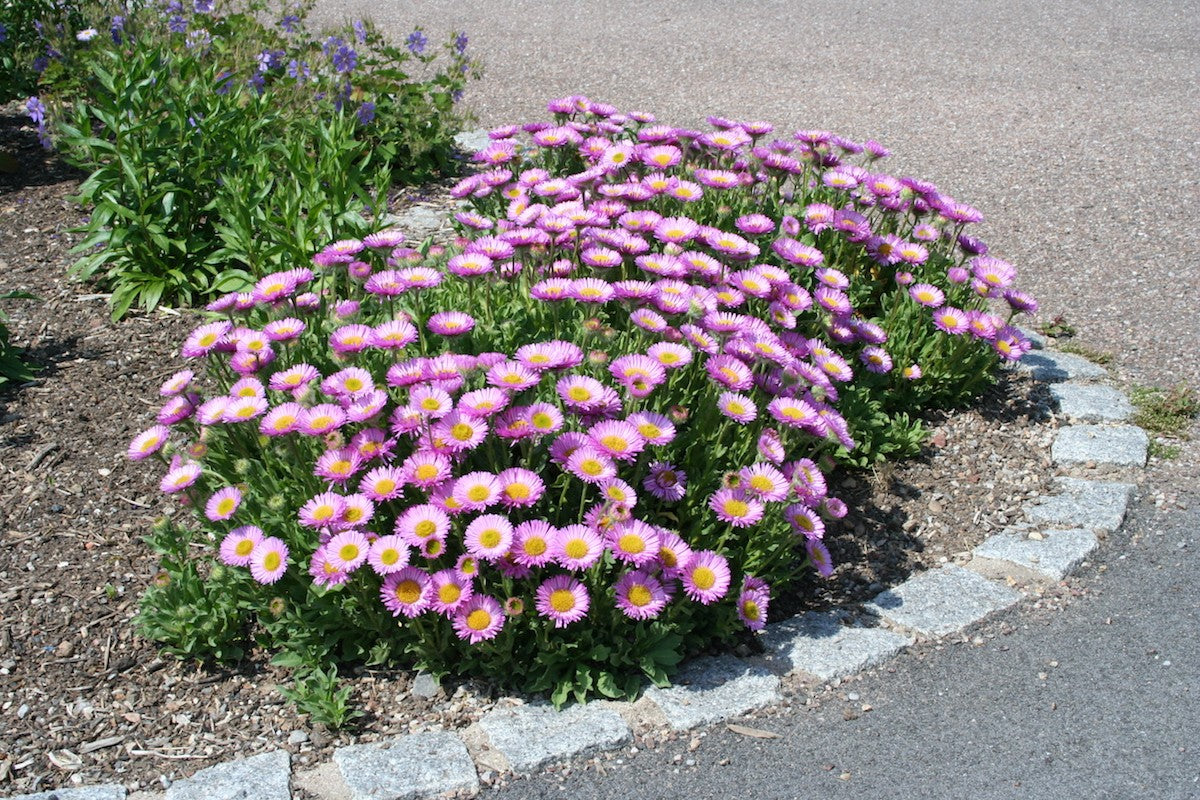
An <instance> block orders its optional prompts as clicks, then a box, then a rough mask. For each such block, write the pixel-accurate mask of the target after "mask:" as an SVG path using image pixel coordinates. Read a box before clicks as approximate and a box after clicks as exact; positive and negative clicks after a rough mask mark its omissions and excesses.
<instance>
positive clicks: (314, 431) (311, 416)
mask: <svg viewBox="0 0 1200 800" xmlns="http://www.w3.org/2000/svg"><path fill="white" fill-rule="evenodd" d="M344 424H346V412H345V411H343V410H342V409H341V407H340V406H336V405H333V404H332V403H321V404H319V405H315V406H313V407H312V408H310V409H308V412H307V413H306V414H305V415H304V420H303V422H302V423H301V425H302V428H301V429H302V430H303V432H304V433H306V434H308V435H309V436H324V435H325V434H327V433H329V432H330V431H333V430H336V429H338V428H340V427H341V426H342V425H344Z"/></svg>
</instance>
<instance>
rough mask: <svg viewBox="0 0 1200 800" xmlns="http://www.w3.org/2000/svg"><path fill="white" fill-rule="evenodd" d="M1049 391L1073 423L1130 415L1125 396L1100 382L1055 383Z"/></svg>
mask: <svg viewBox="0 0 1200 800" xmlns="http://www.w3.org/2000/svg"><path fill="white" fill-rule="evenodd" d="M1050 394H1051V396H1052V397H1053V398H1054V401H1055V402H1056V403H1058V408H1059V410H1060V411H1062V413H1063V414H1065V415H1066V416H1067V418H1068V419H1070V420H1072V421H1073V422H1124V421H1125V420H1127V419H1129V418H1130V417H1131V416H1133V406H1132V405H1131V404H1130V402H1129V400H1128V398H1126V397H1125V395H1124V394H1122V393H1121V392H1119V391H1117V390H1116V389H1114V388H1113V387H1111V386H1105V385H1104V384H1102V383H1056V384H1052V385H1051V386H1050Z"/></svg>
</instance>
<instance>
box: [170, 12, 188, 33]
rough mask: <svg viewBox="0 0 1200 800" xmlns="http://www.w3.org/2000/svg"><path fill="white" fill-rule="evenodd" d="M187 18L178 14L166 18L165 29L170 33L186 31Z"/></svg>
mask: <svg viewBox="0 0 1200 800" xmlns="http://www.w3.org/2000/svg"><path fill="white" fill-rule="evenodd" d="M187 28H188V24H187V20H186V19H184V18H183V17H181V16H179V15H178V14H177V15H175V16H173V17H171V18H170V19H169V20H167V30H169V31H170V32H171V33H187Z"/></svg>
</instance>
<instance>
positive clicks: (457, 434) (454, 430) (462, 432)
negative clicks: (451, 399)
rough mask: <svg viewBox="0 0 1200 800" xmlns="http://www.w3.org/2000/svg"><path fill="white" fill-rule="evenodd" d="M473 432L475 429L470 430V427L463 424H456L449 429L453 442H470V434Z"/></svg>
mask: <svg viewBox="0 0 1200 800" xmlns="http://www.w3.org/2000/svg"><path fill="white" fill-rule="evenodd" d="M474 432H475V429H474V428H472V427H471V426H470V425H468V424H467V423H465V422H459V423H456V424H455V425H454V426H453V427H451V428H450V436H451V437H452V438H453V439H454V440H455V441H458V442H469V441H471V434H473V433H474Z"/></svg>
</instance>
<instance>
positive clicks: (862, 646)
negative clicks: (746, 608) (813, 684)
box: [762, 611, 913, 681]
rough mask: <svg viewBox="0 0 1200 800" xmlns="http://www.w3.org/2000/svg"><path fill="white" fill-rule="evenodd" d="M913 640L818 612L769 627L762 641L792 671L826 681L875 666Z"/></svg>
mask: <svg viewBox="0 0 1200 800" xmlns="http://www.w3.org/2000/svg"><path fill="white" fill-rule="evenodd" d="M912 642H913V640H912V639H911V638H910V637H908V636H904V635H902V634H899V633H896V632H895V631H889V630H887V629H885V628H858V627H852V626H848V625H843V624H842V623H841V621H840V620H839V619H838V617H837V616H836V615H835V614H831V613H818V612H815V611H811V612H808V613H806V614H801V615H800V616H798V617H793V618H791V619H787V620H783V621H781V622H778V623H775V624H774V625H770V626H768V627H767V630H766V632H765V633H764V634H763V637H762V643H763V646H764V647H765V648H766V649H767V651H768V652H770V653H772V654H773V655H774V656H775V657H776V658H778V659H779V660H780V661H781V662H782V663H783V664H785V665H786V666H787V669H788V671H789V672H797V671H798V672H807V673H808V674H809V675H813V676H815V677H817V678H820V679H821V680H823V681H828V680H832V679H834V678H843V677H845V676H847V675H853V674H854V673H856V672H859V671H861V670H864V669H867V668H868V667H873V666H875V665H876V664H879V663H880V662H882V661H884V660H885V659H887V658H889V657H890V656H892V655H895V654H896V653H897V652H899V651H900V650H901V649H903V648H905V647H907V646H908V645H910V644H912Z"/></svg>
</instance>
